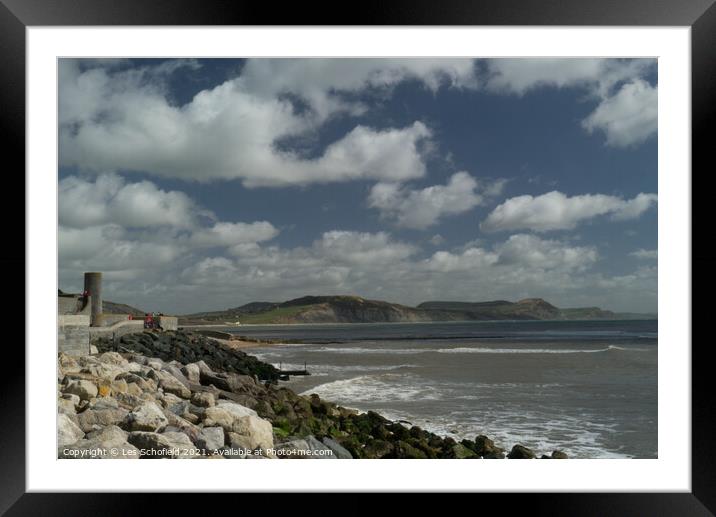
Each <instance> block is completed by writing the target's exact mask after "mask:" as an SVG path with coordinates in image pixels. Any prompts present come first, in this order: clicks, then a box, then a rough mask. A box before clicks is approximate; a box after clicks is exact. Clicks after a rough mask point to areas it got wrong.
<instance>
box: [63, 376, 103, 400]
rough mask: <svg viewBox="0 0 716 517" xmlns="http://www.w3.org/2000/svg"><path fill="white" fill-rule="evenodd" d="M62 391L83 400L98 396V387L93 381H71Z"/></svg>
mask: <svg viewBox="0 0 716 517" xmlns="http://www.w3.org/2000/svg"><path fill="white" fill-rule="evenodd" d="M62 391H63V393H70V394H73V395H77V396H78V397H79V398H80V399H81V400H89V399H91V398H93V397H96V396H97V385H96V384H95V383H93V382H92V381H88V380H84V379H78V380H74V381H70V382H69V383H68V384H67V386H65V389H64V390H62Z"/></svg>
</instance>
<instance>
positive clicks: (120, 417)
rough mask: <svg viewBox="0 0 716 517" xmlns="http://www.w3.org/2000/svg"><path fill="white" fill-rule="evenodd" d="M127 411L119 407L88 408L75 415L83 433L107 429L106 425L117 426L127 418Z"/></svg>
mask: <svg viewBox="0 0 716 517" xmlns="http://www.w3.org/2000/svg"><path fill="white" fill-rule="evenodd" d="M128 414H129V411H127V410H126V409H124V408H120V407H114V408H112V407H103V406H100V407H99V408H97V409H92V408H88V409H86V410H84V411H83V412H82V413H79V414H78V415H77V420H78V422H79V425H80V427H81V428H82V430H83V431H84V432H85V433H88V432H90V431H93V430H95V429H100V428H103V427H107V426H108V425H119V424H120V423H122V421H124V419H125V418H127V415H128Z"/></svg>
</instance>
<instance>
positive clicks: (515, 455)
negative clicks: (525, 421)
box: [507, 445, 537, 460]
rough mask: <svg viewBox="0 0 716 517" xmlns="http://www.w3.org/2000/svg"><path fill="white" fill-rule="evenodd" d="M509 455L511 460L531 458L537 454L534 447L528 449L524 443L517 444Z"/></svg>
mask: <svg viewBox="0 0 716 517" xmlns="http://www.w3.org/2000/svg"><path fill="white" fill-rule="evenodd" d="M507 457H508V458H509V459H511V460H531V459H534V458H536V457H537V456H536V455H535V453H534V451H533V450H532V449H528V448H527V447H525V446H524V445H515V446H514V447H512V450H511V451H510V453H509V454H508V455H507Z"/></svg>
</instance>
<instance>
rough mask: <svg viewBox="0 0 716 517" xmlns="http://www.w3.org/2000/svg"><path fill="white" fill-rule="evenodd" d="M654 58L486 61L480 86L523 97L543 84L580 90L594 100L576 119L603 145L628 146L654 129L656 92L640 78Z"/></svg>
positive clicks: (655, 124)
mask: <svg viewBox="0 0 716 517" xmlns="http://www.w3.org/2000/svg"><path fill="white" fill-rule="evenodd" d="M655 65H656V60H654V59H633V60H618V59H583V58H579V59H578V58H570V59H564V58H559V59H553V58H545V59H534V58H531V59H491V60H488V61H487V70H488V72H487V79H486V88H487V90H488V91H493V92H497V93H512V94H517V95H524V94H526V93H527V92H529V91H531V90H534V89H537V88H545V87H556V88H580V89H582V90H583V91H586V92H587V94H588V95H589V96H591V97H592V98H594V99H596V100H598V101H599V104H598V106H597V108H596V109H595V110H594V111H593V112H592V113H591V114H590V115H588V116H587V117H586V118H585V119H584V120H583V121H582V127H583V128H584V129H585V130H586V131H587V132H589V133H594V132H596V131H600V132H603V133H604V135H605V136H606V144H607V145H609V146H612V147H629V146H635V145H638V144H641V143H643V142H645V141H646V140H647V139H648V138H649V137H651V136H652V135H654V134H656V132H657V97H658V95H657V90H658V87H657V86H656V85H654V86H652V85H651V84H649V83H648V82H647V81H646V80H645V78H644V76H645V75H646V74H647V73H649V72H650V70H652V69H653V67H654V66H655Z"/></svg>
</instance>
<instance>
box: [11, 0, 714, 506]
mask: <svg viewBox="0 0 716 517" xmlns="http://www.w3.org/2000/svg"><path fill="white" fill-rule="evenodd" d="M349 11H350V14H339V13H340V12H348V11H342V10H339V9H337V8H336V5H335V4H333V7H332V8H331V7H330V6H328V5H323V4H322V3H320V2H319V3H303V2H301V3H282V4H281V5H280V7H277V6H275V5H273V4H270V3H266V2H249V1H242V0H236V1H233V2H226V1H221V0H215V1H208V0H173V1H171V2H166V1H159V0H156V1H153V2H147V1H144V2H142V1H139V0H0V52H1V53H2V57H3V60H2V63H3V67H2V80H0V124H1V127H2V133H0V134H2V135H3V139H2V140H3V144H2V145H3V147H4V148H5V149H4V153H3V155H4V156H5V157H6V160H7V157H11V158H13V160H12V163H14V164H15V165H14V167H13V169H11V168H10V167H8V169H7V171H8V172H7V173H6V175H5V180H6V183H5V187H6V193H7V194H6V195H7V196H11V197H12V198H17V199H24V196H20V195H19V193H20V192H23V193H24V192H25V181H24V175H20V174H19V173H17V172H16V171H18V170H23V171H24V170H25V146H24V138H25V29H26V28H27V27H28V26H64V25H72V26H86V25H145V26H146V25H157V26H162V25H204V26H212V25H321V24H323V25H338V26H344V25H346V26H347V25H425V26H434V25H520V26H524V25H576V26H591V25H602V26H631V25H636V26H643V25H649V26H689V27H691V36H692V42H691V45H692V46H691V49H692V176H691V178H692V192H693V196H694V197H693V199H692V221H693V226H692V235H695V234H696V235H699V233H697V232H698V230H699V229H701V230H702V231H703V232H704V233H703V234H702V235H707V236H708V235H710V233H709V232H708V230H707V229H706V228H707V225H708V224H709V223H710V218H709V212H707V211H706V208H705V203H696V198H697V197H698V196H707V195H709V189H708V188H707V186H706V178H708V177H709V175H710V174H712V171H711V170H709V169H707V163H708V161H709V159H710V158H711V157H710V151H711V147H712V145H711V140H710V139H709V138H708V137H707V134H708V132H707V129H709V127H710V126H712V125H713V122H714V121H715V120H716V117H714V113H715V111H716V110H715V109H714V106H715V105H716V38H715V37H714V35H715V34H716V5H714V0H620V1H617V0H606V1H599V2H594V1H590V0H570V1H564V0H563V1H559V2H558V1H556V0H502V1H497V0H494V1H481V2H467V1H458V0H442V1H440V2H435V1H430V0H400V1H397V0H393V1H388V0H383V1H382V2H376V1H362V2H360V3H359V4H356V8H355V9H350V10H349ZM710 169H712V167H711V168H710ZM696 171H700V172H699V173H698V174H697V173H696ZM684 173H685V174H687V173H688V171H684ZM8 182H9V183H10V185H8ZM694 186H696V187H697V188H693V187H694ZM3 210H4V211H5V212H6V213H5V214H4V215H5V219H4V220H5V221H6V222H8V223H9V224H8V225H7V226H11V228H8V230H10V232H11V231H12V230H14V231H15V232H16V239H15V241H14V242H15V243H16V244H15V245H12V246H4V247H3V248H2V251H0V264H1V265H2V267H3V271H4V272H6V275H5V276H4V280H5V282H4V288H5V289H7V290H9V291H10V292H11V293H15V294H14V295H13V300H14V302H16V305H15V307H19V306H20V303H21V301H20V300H21V299H24V298H23V296H21V295H20V294H19V293H23V292H24V288H23V285H21V282H22V278H21V275H19V274H7V273H8V272H10V271H12V272H15V273H17V272H18V271H24V272H25V275H26V276H27V275H31V274H32V272H31V271H28V270H26V267H25V259H26V257H25V246H24V244H22V243H24V237H25V236H24V233H25V231H24V226H22V225H20V222H19V219H20V218H19V217H18V215H17V214H18V213H20V210H19V208H18V207H17V206H16V205H11V204H10V203H6V204H4V207H3ZM707 240H708V239H702V241H694V242H693V244H694V245H693V246H692V248H693V249H692V275H693V274H699V282H698V283H697V285H696V291H694V293H696V292H701V293H703V294H704V299H706V296H708V294H710V293H711V292H712V287H713V280H712V278H713V274H711V271H712V270H713V268H714V266H716V252H714V251H711V250H710V246H709V243H708V242H706V241H707ZM692 296H693V293H692ZM23 306H24V304H23ZM692 307H693V313H692V321H694V322H698V323H699V328H703V327H704V323H703V322H705V321H708V314H707V311H708V310H709V304H708V303H707V302H705V303H702V304H698V303H695V302H692ZM15 317H16V315H15ZM25 324H26V325H31V324H32V318H31V317H30V316H29V315H28V314H25ZM18 327H19V325H18ZM693 330H694V328H693V327H692V335H694V334H693ZM16 339H17V341H16V342H17V343H19V342H24V336H18V337H17V338H16ZM19 339H23V341H19ZM693 341H694V346H693V347H692V451H693V452H692V458H691V465H692V491H691V492H690V493H619V494H616V493H614V494H612V493H610V494H605V493H602V494H523V495H517V494H509V495H508V497H510V498H511V499H510V501H511V505H512V504H513V503H514V502H517V503H518V505H522V504H524V505H525V506H529V509H530V510H529V511H530V513H531V514H548V515H600V516H601V515H713V514H714V512H716V468H715V467H716V455H715V454H714V453H713V446H714V444H715V442H714V439H713V437H714V436H716V416H715V415H716V411H714V409H713V406H712V404H711V400H710V399H711V393H712V390H713V388H712V383H711V382H710V381H711V378H712V373H711V369H712V368H711V364H712V363H711V362H710V361H709V360H708V359H709V348H710V347H711V346H712V345H711V344H710V343H709V341H708V339H705V340H703V341H702V342H698V341H696V340H693ZM683 345H690V344H683ZM2 364H3V365H5V366H3V369H4V370H5V372H4V373H3V375H0V383H2V388H1V389H0V416H1V418H2V428H1V429H2V430H1V431H0V513H4V512H7V515H25V514H32V515H47V514H52V515H54V514H62V515H83V514H86V513H87V514H89V513H92V514H93V515H97V514H104V515H115V514H122V515H127V514H129V513H130V512H132V513H134V512H135V511H136V509H137V508H139V507H138V506H136V505H137V504H138V501H136V499H137V498H143V499H147V495H146V494H145V495H138V494H134V495H131V496H128V495H125V494H122V495H118V494H77V493H74V494H37V493H32V494H30V493H26V491H25V451H26V450H27V448H28V447H31V446H32V444H30V443H26V442H25V403H24V402H25V396H24V394H25V376H24V372H25V366H26V358H25V353H24V350H23V349H22V348H21V347H19V346H17V345H15V346H5V347H3V361H2ZM7 365H12V369H10V367H9V366H7ZM667 446H668V444H667ZM480 497H481V498H483V499H482V502H481V504H480V506H481V507H484V503H485V502H486V501H489V500H492V499H494V497H496V496H492V495H486V494H482V495H480ZM485 497H490V499H484V498H485ZM169 499H170V498H162V503H161V504H162V505H163V506H164V505H165V504H166V505H171V504H172V503H174V504H175V503H177V502H178V503H179V504H182V505H183V504H184V502H183V499H182V498H180V497H176V495H173V496H172V498H171V501H170V500H169ZM297 504H302V503H301V502H300V500H299V502H297Z"/></svg>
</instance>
